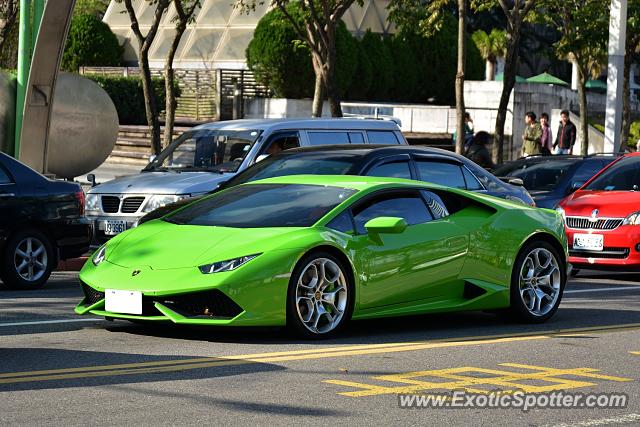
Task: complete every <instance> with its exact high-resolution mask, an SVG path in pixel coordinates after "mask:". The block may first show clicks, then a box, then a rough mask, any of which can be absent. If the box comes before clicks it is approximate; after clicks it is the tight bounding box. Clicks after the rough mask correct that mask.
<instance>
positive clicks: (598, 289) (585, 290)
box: [564, 286, 640, 294]
mask: <svg viewBox="0 0 640 427" xmlns="http://www.w3.org/2000/svg"><path fill="white" fill-rule="evenodd" d="M632 289H640V286H619V287H617V288H596V289H573V290H569V291H564V293H565V294H581V293H585V292H604V291H628V290H632Z"/></svg>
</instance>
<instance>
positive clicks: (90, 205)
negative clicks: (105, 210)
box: [84, 193, 100, 213]
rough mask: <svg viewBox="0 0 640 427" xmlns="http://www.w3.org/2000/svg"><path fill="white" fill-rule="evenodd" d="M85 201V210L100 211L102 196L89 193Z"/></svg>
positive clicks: (89, 211)
mask: <svg viewBox="0 0 640 427" xmlns="http://www.w3.org/2000/svg"><path fill="white" fill-rule="evenodd" d="M84 203H85V204H84V210H85V212H86V213H91V212H95V213H99V212H100V196H98V195H97V194H91V193H89V194H87V197H86V198H85V202H84Z"/></svg>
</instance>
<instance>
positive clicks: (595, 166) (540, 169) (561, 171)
mask: <svg viewBox="0 0 640 427" xmlns="http://www.w3.org/2000/svg"><path fill="white" fill-rule="evenodd" d="M617 157H618V156H617V155H614V154H595V155H590V156H532V157H527V158H524V159H519V160H515V161H513V162H509V163H505V164H504V165H502V166H500V167H499V168H498V169H496V170H494V171H493V173H494V174H495V175H496V176H498V177H501V178H503V179H504V178H506V179H509V178H520V179H521V180H522V182H523V185H524V188H526V189H527V190H529V193H530V194H531V196H532V197H533V199H534V200H535V201H536V206H538V207H541V208H549V209H555V207H556V206H557V205H558V203H560V200H562V199H564V198H565V197H566V196H568V195H569V194H571V193H572V192H574V191H575V190H577V189H578V188H580V187H581V186H582V184H584V183H585V182H587V181H588V180H589V179H590V178H591V177H592V176H594V175H595V174H596V173H597V172H598V171H600V170H601V169H602V168H603V167H605V166H606V165H608V164H609V163H611V162H612V161H614V160H615V159H616V158H617Z"/></svg>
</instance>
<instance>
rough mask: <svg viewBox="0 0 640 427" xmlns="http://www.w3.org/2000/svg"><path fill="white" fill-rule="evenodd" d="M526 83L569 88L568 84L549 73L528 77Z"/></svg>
mask: <svg viewBox="0 0 640 427" xmlns="http://www.w3.org/2000/svg"><path fill="white" fill-rule="evenodd" d="M527 83H541V84H548V85H561V86H569V83H567V82H565V81H564V80H562V79H559V78H557V77H556V76H552V75H551V74H549V73H542V74H538V75H537V76H533V77H529V78H528V79H527Z"/></svg>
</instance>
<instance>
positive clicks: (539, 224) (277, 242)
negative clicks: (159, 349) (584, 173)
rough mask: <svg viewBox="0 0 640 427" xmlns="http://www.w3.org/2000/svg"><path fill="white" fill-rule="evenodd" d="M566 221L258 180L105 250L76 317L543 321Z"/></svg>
mask: <svg viewBox="0 0 640 427" xmlns="http://www.w3.org/2000/svg"><path fill="white" fill-rule="evenodd" d="M567 267H568V264H567V240H566V236H565V233H564V223H563V221H562V217H561V215H559V214H558V213H557V212H554V211H551V210H541V209H534V208H532V207H530V206H526V205H524V204H516V203H511V202H507V201H505V200H502V199H498V198H496V197H490V196H486V195H483V194H478V193H474V192H471V191H466V190H459V189H454V188H450V187H442V186H437V185H433V184H429V183H423V182H417V181H411V180H405V179H398V178H378V177H354V176H345V175H326V176H310V175H294V176H284V177H276V178H269V179H265V180H260V181H254V182H251V183H248V184H245V185H240V186H235V187H232V188H229V189H227V190H226V191H221V192H219V193H216V194H213V195H210V196H207V197H203V198H202V199H200V200H198V201H195V202H193V203H191V204H190V205H188V206H186V207H185V208H184V209H181V210H179V211H177V212H174V213H172V214H170V215H169V216H167V217H165V218H163V219H161V220H157V221H151V222H148V223H146V224H143V225H141V226H140V227H137V228H134V229H130V230H127V231H126V232H125V233H122V234H121V235H119V236H116V237H115V238H113V239H111V240H110V241H109V242H107V243H106V244H105V245H103V246H102V247H101V248H100V249H99V250H98V251H97V252H96V253H95V254H94V255H93V256H92V258H91V259H90V260H89V261H87V263H86V264H85V266H84V267H83V268H82V271H81V272H80V280H81V287H82V290H83V293H84V297H83V299H82V300H81V301H80V302H79V304H78V306H77V307H76V308H75V311H76V313H78V314H80V315H86V314H92V315H97V316H105V317H109V318H114V319H128V320H134V321H152V322H153V321H162V320H164V321H170V322H173V323H176V324H189V325H209V326H222V327H224V326H284V325H287V326H289V327H290V328H292V329H293V330H294V331H296V332H297V333H299V334H302V335H304V336H308V337H318V336H327V335H330V334H332V333H334V332H336V331H338V330H339V329H340V328H342V327H344V326H345V324H346V323H347V322H348V321H349V320H350V319H351V318H354V319H366V318H373V317H387V316H398V315H414V314H419V313H427V312H439V311H464V310H487V309H501V308H505V309H510V310H511V312H512V314H514V315H515V316H516V317H517V318H518V319H520V320H522V321H526V322H531V323H540V322H544V321H546V320H547V319H549V318H550V317H551V316H553V314H554V313H555V312H556V310H557V309H558V305H559V304H560V300H561V298H562V293H563V290H564V286H565V283H566V277H567V275H566V273H567Z"/></svg>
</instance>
